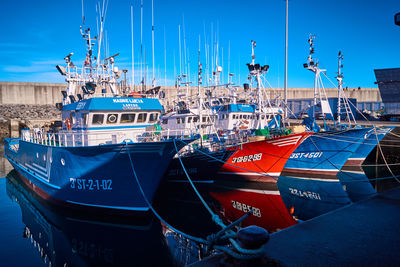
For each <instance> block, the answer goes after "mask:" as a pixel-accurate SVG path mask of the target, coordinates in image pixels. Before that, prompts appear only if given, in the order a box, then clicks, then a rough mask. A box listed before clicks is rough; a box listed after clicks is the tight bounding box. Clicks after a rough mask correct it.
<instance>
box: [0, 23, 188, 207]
mask: <svg viewBox="0 0 400 267" xmlns="http://www.w3.org/2000/svg"><path fill="white" fill-rule="evenodd" d="M81 34H82V36H83V38H84V39H85V40H87V42H85V43H86V45H87V49H86V60H85V63H84V64H83V66H82V67H81V68H78V67H76V66H75V65H74V64H73V63H72V61H71V55H72V53H71V54H69V55H68V56H67V57H65V60H66V62H67V66H66V68H64V67H62V66H57V69H58V70H59V71H60V73H61V74H62V75H65V76H66V81H67V82H68V89H67V91H66V92H63V95H64V99H63V102H62V103H58V105H57V106H58V107H59V108H60V109H61V113H62V129H58V130H55V129H54V130H52V131H51V130H50V131H44V129H33V130H31V129H24V130H22V133H21V138H9V139H6V140H5V144H4V145H5V156H6V158H7V159H8V160H9V161H10V163H11V164H12V165H13V167H14V168H15V170H16V171H17V172H18V173H19V175H20V177H21V178H22V180H23V181H24V183H25V184H26V185H27V186H28V187H29V188H30V189H32V190H33V191H34V192H35V193H36V194H37V195H38V196H40V197H41V198H43V199H45V200H48V201H51V202H54V203H56V204H60V205H63V206H68V207H79V208H84V209H87V208H93V209H95V210H98V209H100V210H103V211H104V210H105V211H107V212H108V211H111V212H122V213H125V212H128V213H132V212H139V213H140V212H145V211H148V209H149V208H148V204H147V201H149V202H151V201H152V199H153V198H154V195H155V192H156V190H157V189H158V186H159V183H160V181H161V179H162V177H163V174H164V172H165V170H166V169H167V167H168V165H169V163H170V161H171V159H172V158H173V156H174V155H175V153H176V149H180V148H181V147H182V146H183V145H182V142H177V144H176V146H177V148H176V147H175V139H176V138H178V137H179V136H180V135H179V133H177V132H173V131H169V132H168V133H167V134H163V133H162V132H161V131H160V130H159V129H158V128H157V127H155V126H154V125H155V124H156V123H157V121H158V118H159V115H160V114H161V113H162V112H163V107H162V105H161V104H160V102H159V100H158V99H152V98H146V97H144V96H143V97H142V96H139V95H137V94H136V97H129V90H128V88H126V87H123V86H122V85H126V83H122V85H121V84H120V83H119V82H118V78H119V77H120V76H121V71H119V70H118V68H117V67H116V66H114V58H115V57H116V56H117V55H118V54H117V55H114V56H111V57H108V58H106V59H105V60H104V63H103V62H100V53H99V54H98V57H97V59H96V61H94V60H92V54H93V51H92V45H93V44H92V42H93V41H94V40H96V38H91V37H90V30H89V29H88V30H85V31H82V30H81ZM80 89H81V90H82V91H80ZM76 97H77V98H78V100H76ZM184 139H185V142H186V143H187V142H191V141H193V140H194V139H193V138H191V137H190V136H187V138H184Z"/></svg>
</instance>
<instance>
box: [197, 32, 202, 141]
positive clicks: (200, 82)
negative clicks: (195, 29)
mask: <svg viewBox="0 0 400 267" xmlns="http://www.w3.org/2000/svg"><path fill="white" fill-rule="evenodd" d="M200 45H201V43H200V35H199V62H198V77H197V79H198V80H197V98H198V109H199V120H200V125H201V123H202V121H203V118H202V113H203V112H202V109H203V99H202V97H201V84H202V83H203V80H202V77H201V74H202V70H203V66H202V65H201V63H200ZM200 134H201V135H202V128H201V127H200ZM202 137H203V136H201V138H200V140H201V141H202V140H203V138H202Z"/></svg>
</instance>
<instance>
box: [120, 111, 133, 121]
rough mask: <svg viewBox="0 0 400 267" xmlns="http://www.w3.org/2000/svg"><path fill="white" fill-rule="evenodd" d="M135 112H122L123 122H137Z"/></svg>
mask: <svg viewBox="0 0 400 267" xmlns="http://www.w3.org/2000/svg"><path fill="white" fill-rule="evenodd" d="M135 117H136V114H135V113H125V114H121V123H132V122H135Z"/></svg>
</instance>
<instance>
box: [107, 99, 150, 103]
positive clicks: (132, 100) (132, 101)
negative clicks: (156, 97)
mask: <svg viewBox="0 0 400 267" xmlns="http://www.w3.org/2000/svg"><path fill="white" fill-rule="evenodd" d="M113 102H114V103H143V100H142V99H135V98H129V99H113Z"/></svg>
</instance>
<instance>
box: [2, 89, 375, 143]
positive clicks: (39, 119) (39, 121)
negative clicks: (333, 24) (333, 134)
mask: <svg viewBox="0 0 400 267" xmlns="http://www.w3.org/2000/svg"><path fill="white" fill-rule="evenodd" d="M140 88H141V87H140ZM140 88H139V86H137V87H135V89H136V90H139V89H140ZM66 89H67V87H66V84H63V83H30V82H0V139H1V138H4V137H9V136H13V137H14V136H18V135H19V129H20V128H21V127H23V126H28V127H33V126H39V127H41V126H45V125H47V124H49V123H50V122H51V121H53V120H57V119H58V118H59V115H60V112H59V110H57V109H56V107H55V103H57V102H61V100H62V94H61V91H63V90H66ZM142 89H143V88H142ZM145 89H151V88H150V87H149V86H147V88H145ZM161 90H163V91H164V92H165V96H166V97H165V99H163V100H162V104H163V105H164V106H165V107H166V108H167V109H168V108H170V107H171V106H172V105H173V103H174V102H175V101H176V99H177V97H176V94H177V88H175V87H173V86H166V87H162V88H161ZM205 90H207V89H205ZM218 90H219V92H220V93H223V92H225V93H228V91H227V90H226V89H225V88H218ZM325 90H326V92H327V95H328V97H335V96H336V95H337V90H336V89H335V88H326V89H325ZM240 91H243V89H242V88H239V92H240ZM267 91H268V92H269V96H270V99H281V100H282V99H283V98H284V94H283V88H271V89H268V90H267ZM181 93H183V94H187V93H188V94H189V96H196V95H197V87H190V88H188V89H186V88H184V87H181ZM345 93H346V95H347V96H348V97H349V98H356V99H357V101H358V102H365V103H378V102H379V103H381V97H380V93H379V90H378V88H348V89H345ZM313 96H314V92H313V88H288V99H296V100H301V99H311V98H313ZM300 102H302V101H300Z"/></svg>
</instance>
